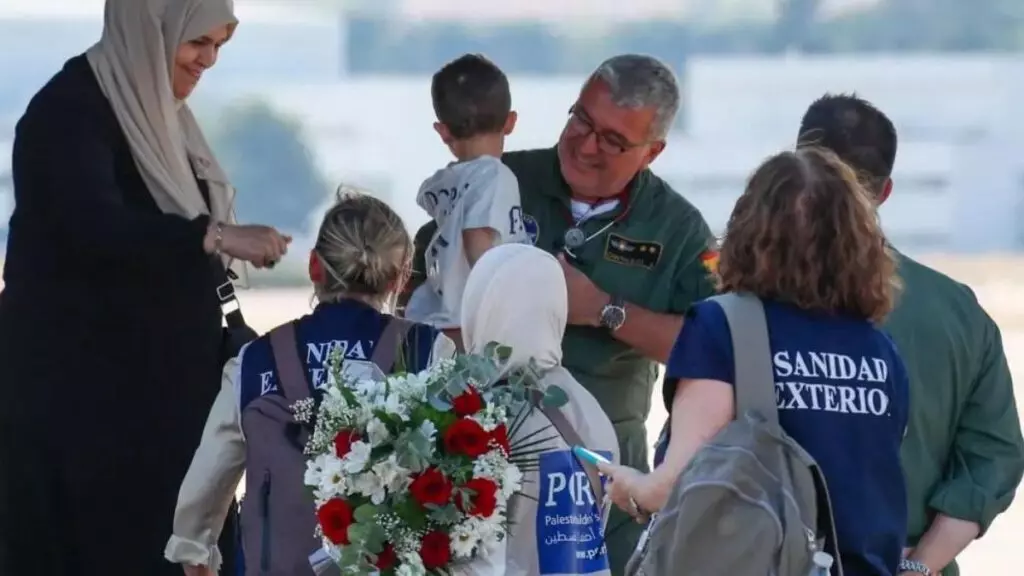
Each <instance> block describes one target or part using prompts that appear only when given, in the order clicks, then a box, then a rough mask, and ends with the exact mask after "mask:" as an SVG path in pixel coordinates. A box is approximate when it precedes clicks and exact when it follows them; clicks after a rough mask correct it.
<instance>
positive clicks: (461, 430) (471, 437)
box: [444, 418, 490, 458]
mask: <svg viewBox="0 0 1024 576" xmlns="http://www.w3.org/2000/svg"><path fill="white" fill-rule="evenodd" d="M488 444H490V435H489V434H487V431H486V430H484V429H483V427H481V426H480V424H479V423H478V422H477V421H476V420H472V419H470V418H459V419H458V420H456V421H455V423H453V424H452V425H451V426H449V427H448V429H447V430H445V431H444V447H445V450H447V451H448V452H449V453H451V454H465V455H466V456H469V457H470V458H479V457H480V456H483V455H484V454H486V453H487V451H488V450H490V447H489V446H488Z"/></svg>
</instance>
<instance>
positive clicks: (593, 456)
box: [572, 445, 611, 466]
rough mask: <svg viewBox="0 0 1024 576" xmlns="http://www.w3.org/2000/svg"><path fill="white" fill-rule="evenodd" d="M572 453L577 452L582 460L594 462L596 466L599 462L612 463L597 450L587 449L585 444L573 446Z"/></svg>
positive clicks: (589, 462)
mask: <svg viewBox="0 0 1024 576" xmlns="http://www.w3.org/2000/svg"><path fill="white" fill-rule="evenodd" d="M572 453H573V454H575V455H576V457H577V458H579V459H580V460H583V461H584V462H587V463H588V464H592V465H594V466H597V465H598V464H611V460H609V459H607V458H605V457H604V456H601V455H600V454H598V453H597V452H594V451H591V450H587V449H586V448H584V447H583V446H579V445H577V446H573V447H572Z"/></svg>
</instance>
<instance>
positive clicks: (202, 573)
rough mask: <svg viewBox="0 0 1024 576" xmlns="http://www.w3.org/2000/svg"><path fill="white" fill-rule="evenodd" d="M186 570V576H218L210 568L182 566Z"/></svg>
mask: <svg viewBox="0 0 1024 576" xmlns="http://www.w3.org/2000/svg"><path fill="white" fill-rule="evenodd" d="M182 567H183V568H184V569H185V576H217V573H216V572H214V571H213V570H211V569H210V567H209V566H189V565H188V564H186V565H184V566H182Z"/></svg>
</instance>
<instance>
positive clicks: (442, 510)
mask: <svg viewBox="0 0 1024 576" xmlns="http://www.w3.org/2000/svg"><path fill="white" fill-rule="evenodd" d="M460 514H461V513H460V512H459V509H458V508H456V507H455V505H454V504H448V505H447V506H439V507H437V508H434V509H433V510H431V511H430V519H431V520H433V521H434V522H437V523H438V524H453V523H455V522H457V521H458V519H459V516H460Z"/></svg>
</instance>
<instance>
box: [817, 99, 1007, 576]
mask: <svg viewBox="0 0 1024 576" xmlns="http://www.w3.org/2000/svg"><path fill="white" fill-rule="evenodd" d="M798 140H799V143H798V145H816V146H822V147H825V148H829V149H831V150H832V151H834V152H835V153H836V154H837V155H839V157H840V158H842V159H843V160H844V161H845V162H846V163H847V164H849V165H850V166H851V167H853V168H854V169H855V170H857V171H858V173H859V174H860V175H861V178H862V182H863V183H864V184H865V185H866V186H868V187H869V188H870V190H871V191H873V192H874V194H875V197H876V199H877V202H878V204H879V205H881V204H882V203H883V202H885V200H886V199H888V198H889V195H890V194H891V193H892V189H893V180H892V178H891V175H892V169H893V164H894V162H895V158H896V129H895V128H894V127H893V123H892V121H890V120H889V118H887V117H886V115H885V114H883V113H882V112H880V111H879V110H878V109H877V108H875V107H874V106H872V105H871V104H870V103H868V102H867V101H865V100H863V99H861V98H858V97H857V96H856V95H844V94H840V95H831V94H827V95H825V96H823V97H822V98H819V99H818V100H816V101H815V102H814V103H812V104H811V106H810V108H808V109H807V113H806V114H805V115H804V118H803V121H802V122H801V124H800V134H799V137H798ZM897 262H898V264H899V275H900V277H901V278H902V280H903V284H904V290H903V294H902V295H901V297H900V300H899V302H898V304H897V306H896V309H895V310H894V311H893V313H892V314H891V315H890V317H889V319H888V320H887V322H886V326H885V327H886V329H887V330H888V331H889V332H890V334H891V335H892V337H893V339H894V340H895V341H896V344H897V346H898V348H899V350H900V354H901V356H903V360H904V362H905V363H906V366H907V370H908V372H909V374H910V399H911V402H910V419H909V421H910V423H909V426H908V428H907V435H906V438H905V439H904V442H903V450H902V459H903V470H904V474H905V476H906V483H907V497H908V506H909V510H908V512H909V525H908V527H907V538H908V542H907V546H908V548H907V549H906V550H905V558H904V560H903V561H902V562H901V564H900V574H902V575H904V576H929V575H938V574H940V573H941V574H943V575H944V576H956V575H958V574H959V573H960V572H959V569H958V568H957V565H956V561H955V558H956V556H957V555H958V554H960V552H962V551H963V550H964V548H966V547H967V546H968V545H969V544H970V543H971V541H972V540H974V539H975V538H977V537H979V536H980V535H982V534H984V532H985V531H986V530H987V529H988V527H989V526H990V525H991V523H992V521H993V520H994V519H995V517H996V516H998V515H999V514H1001V513H1002V512H1004V511H1005V510H1006V509H1007V508H1008V507H1009V506H1010V503H1011V502H1012V500H1013V497H1014V492H1015V491H1016V489H1017V485H1018V484H1019V483H1020V481H1021V477H1022V475H1024V439H1022V437H1021V426H1020V419H1019V417H1018V414H1017V406H1016V402H1015V401H1014V394H1013V381H1012V378H1011V376H1010V371H1009V368H1008V366H1007V363H1006V356H1005V353H1004V352H1003V345H1002V339H1001V336H1000V333H999V328H998V326H996V324H995V322H994V321H993V320H992V319H991V318H990V317H989V316H988V314H987V313H986V312H985V310H984V309H983V308H982V307H981V305H980V304H979V303H978V301H977V298H976V297H975V296H974V293H973V292H972V291H971V289H970V288H968V287H967V286H966V285H964V284H961V283H959V282H956V281H955V280H953V279H951V278H949V277H948V276H945V275H943V274H942V273H940V272H938V271H936V270H933V269H931V268H929V267H927V266H925V265H923V264H920V263H919V262H916V261H914V260H913V259H911V258H908V257H907V256H904V255H903V254H899V253H897Z"/></svg>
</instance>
